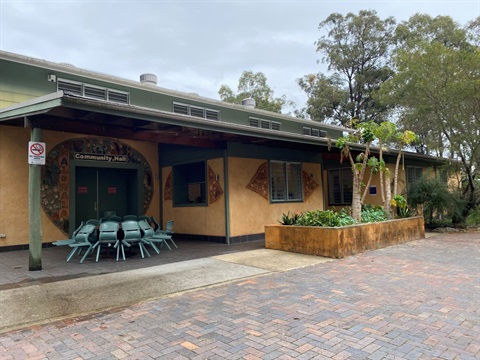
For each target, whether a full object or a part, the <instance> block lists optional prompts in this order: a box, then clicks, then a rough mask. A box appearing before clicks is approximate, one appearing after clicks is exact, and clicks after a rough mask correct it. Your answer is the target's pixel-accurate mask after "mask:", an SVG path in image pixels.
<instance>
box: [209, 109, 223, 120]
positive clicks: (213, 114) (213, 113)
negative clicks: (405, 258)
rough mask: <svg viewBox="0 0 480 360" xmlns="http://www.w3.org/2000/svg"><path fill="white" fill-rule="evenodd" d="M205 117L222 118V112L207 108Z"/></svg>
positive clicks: (210, 118) (211, 118)
mask: <svg viewBox="0 0 480 360" xmlns="http://www.w3.org/2000/svg"><path fill="white" fill-rule="evenodd" d="M205 117H206V118H207V119H208V120H220V112H219V111H218V110H210V109H205Z"/></svg>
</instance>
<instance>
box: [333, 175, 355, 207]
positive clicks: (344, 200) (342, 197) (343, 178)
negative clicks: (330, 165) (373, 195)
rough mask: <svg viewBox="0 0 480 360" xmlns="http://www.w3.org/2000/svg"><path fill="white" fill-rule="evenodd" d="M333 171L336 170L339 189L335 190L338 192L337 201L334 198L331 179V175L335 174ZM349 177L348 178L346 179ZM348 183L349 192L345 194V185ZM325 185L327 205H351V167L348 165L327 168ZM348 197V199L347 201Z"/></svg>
mask: <svg viewBox="0 0 480 360" xmlns="http://www.w3.org/2000/svg"><path fill="white" fill-rule="evenodd" d="M334 172H338V179H339V189H338V190H337V191H338V192H339V193H340V201H339V202H337V201H336V200H335V199H334V196H335V190H336V188H335V186H334V184H333V181H332V177H333V176H334V175H335V174H334ZM346 178H349V179H346ZM348 185H350V189H351V193H350V194H349V195H348V194H346V191H345V190H346V186H348ZM327 186H328V194H327V195H328V205H329V206H336V205H342V206H349V205H352V196H353V174H352V169H351V168H349V167H341V168H334V169H327ZM348 197H350V201H348Z"/></svg>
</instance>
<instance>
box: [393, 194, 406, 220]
mask: <svg viewBox="0 0 480 360" xmlns="http://www.w3.org/2000/svg"><path fill="white" fill-rule="evenodd" d="M390 205H391V206H392V207H394V208H396V210H397V217H399V218H407V217H410V209H409V208H408V207H407V200H406V199H405V198H404V197H403V196H402V195H395V196H394V197H393V198H392V200H390Z"/></svg>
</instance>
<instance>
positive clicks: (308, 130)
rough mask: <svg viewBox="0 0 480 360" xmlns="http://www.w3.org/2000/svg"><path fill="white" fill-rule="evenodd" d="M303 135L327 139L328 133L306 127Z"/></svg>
mask: <svg viewBox="0 0 480 360" xmlns="http://www.w3.org/2000/svg"><path fill="white" fill-rule="evenodd" d="M303 135H307V136H314V137H327V132H326V131H324V130H320V129H315V128H309V127H304V128H303Z"/></svg>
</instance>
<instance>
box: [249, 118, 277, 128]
mask: <svg viewBox="0 0 480 360" xmlns="http://www.w3.org/2000/svg"><path fill="white" fill-rule="evenodd" d="M248 121H249V125H250V126H252V127H258V128H261V129H269V130H276V131H279V130H280V126H281V123H280V122H278V121H271V120H265V119H259V118H254V117H251V118H249V119H248Z"/></svg>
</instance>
